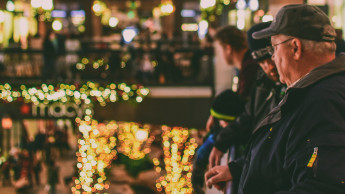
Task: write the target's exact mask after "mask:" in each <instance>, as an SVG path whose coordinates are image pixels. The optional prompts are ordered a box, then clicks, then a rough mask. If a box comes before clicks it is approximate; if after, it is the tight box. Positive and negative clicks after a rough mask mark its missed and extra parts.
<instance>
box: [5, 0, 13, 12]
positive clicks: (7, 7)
mask: <svg viewBox="0 0 345 194" xmlns="http://www.w3.org/2000/svg"><path fill="white" fill-rule="evenodd" d="M14 8H15V6H14V3H13V1H12V0H8V1H7V4H6V9H7V11H14Z"/></svg>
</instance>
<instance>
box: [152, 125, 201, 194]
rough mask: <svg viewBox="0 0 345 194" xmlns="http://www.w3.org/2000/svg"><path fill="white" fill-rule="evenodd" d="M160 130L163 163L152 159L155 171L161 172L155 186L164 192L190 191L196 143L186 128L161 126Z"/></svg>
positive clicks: (174, 193)
mask: <svg viewBox="0 0 345 194" xmlns="http://www.w3.org/2000/svg"><path fill="white" fill-rule="evenodd" d="M162 131H163V133H162V138H163V139H162V141H163V142H162V143H163V152H164V161H163V163H164V164H163V163H162V164H161V161H160V160H159V159H158V158H154V159H153V163H154V165H155V170H156V173H158V174H163V175H162V176H160V178H159V179H157V180H156V188H157V190H158V191H163V190H164V192H165V193H173V194H177V193H192V192H193V189H192V183H191V177H192V157H193V155H194V154H195V149H196V148H197V143H196V141H195V139H194V138H190V137H189V130H188V129H186V128H181V127H174V128H170V127H167V126H162ZM162 168H163V169H165V171H163V170H162Z"/></svg>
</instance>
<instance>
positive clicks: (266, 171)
mask: <svg viewBox="0 0 345 194" xmlns="http://www.w3.org/2000/svg"><path fill="white" fill-rule="evenodd" d="M344 61H345V54H341V55H339V56H338V57H337V58H336V59H335V60H333V61H332V62H330V63H327V64H325V65H322V66H320V67H318V68H315V69H314V70H312V71H311V72H310V73H309V74H308V75H306V76H305V77H303V78H302V79H301V80H300V81H298V82H297V83H296V84H295V85H294V86H293V87H291V88H289V89H288V90H287V93H286V95H285V96H284V98H283V99H282V101H281V102H280V103H279V105H278V106H277V107H276V108H274V109H273V110H272V111H271V112H270V113H269V114H268V115H267V116H266V117H265V118H264V120H263V121H262V122H261V123H260V124H259V125H258V127H256V129H255V130H254V131H253V134H252V136H251V138H250V142H249V149H248V152H247V155H246V159H245V161H244V167H243V171H242V174H241V178H240V183H239V193H240V194H252V193H255V194H260V193H265V194H271V193H275V194H278V193H279V194H287V193H308V194H310V193H313V194H315V193H324V194H330V193H332V194H337V193H339V194H340V193H342V194H344V193H345V183H344V181H345V63H344ZM238 166H239V164H238V163H236V161H235V162H231V163H229V168H230V171H231V170H232V168H233V169H234V170H235V169H236V168H237V167H238ZM235 171H236V170H235Z"/></svg>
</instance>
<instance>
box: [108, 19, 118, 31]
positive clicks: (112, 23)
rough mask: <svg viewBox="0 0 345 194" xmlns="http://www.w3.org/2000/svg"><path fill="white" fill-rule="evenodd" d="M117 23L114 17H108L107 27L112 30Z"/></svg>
mask: <svg viewBox="0 0 345 194" xmlns="http://www.w3.org/2000/svg"><path fill="white" fill-rule="evenodd" d="M118 23H119V19H117V18H116V17H110V19H109V26H110V27H112V28H114V27H116V26H117V24H118Z"/></svg>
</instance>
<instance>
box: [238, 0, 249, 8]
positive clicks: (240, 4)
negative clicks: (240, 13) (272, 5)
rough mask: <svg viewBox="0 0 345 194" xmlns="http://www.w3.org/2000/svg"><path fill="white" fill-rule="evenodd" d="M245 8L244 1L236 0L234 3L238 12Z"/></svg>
mask: <svg viewBox="0 0 345 194" xmlns="http://www.w3.org/2000/svg"><path fill="white" fill-rule="evenodd" d="M246 6H247V4H246V1H245V0H238V1H237V3H236V8H237V9H239V10H243V9H245V8H246Z"/></svg>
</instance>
